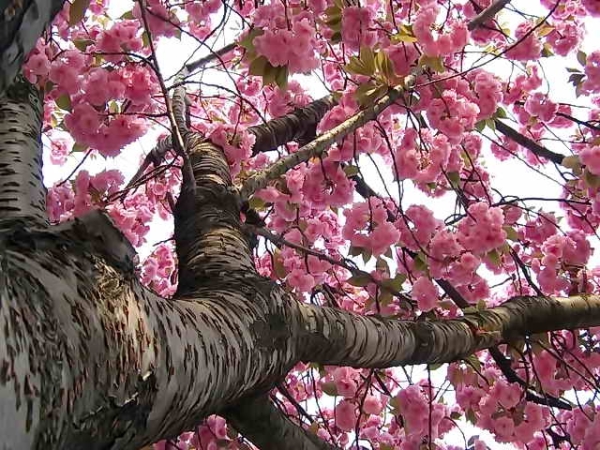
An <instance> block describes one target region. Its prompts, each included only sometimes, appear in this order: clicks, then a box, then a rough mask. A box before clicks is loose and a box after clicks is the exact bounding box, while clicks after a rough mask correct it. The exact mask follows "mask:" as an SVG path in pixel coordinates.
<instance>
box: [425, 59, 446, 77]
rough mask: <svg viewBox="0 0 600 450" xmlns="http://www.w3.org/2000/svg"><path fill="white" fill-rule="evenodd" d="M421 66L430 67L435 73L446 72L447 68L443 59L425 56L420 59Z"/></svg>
mask: <svg viewBox="0 0 600 450" xmlns="http://www.w3.org/2000/svg"><path fill="white" fill-rule="evenodd" d="M419 65H420V66H426V67H429V68H430V69H431V70H433V71H434V72H440V73H441V72H444V71H445V70H446V68H445V67H444V61H443V60H442V58H441V57H439V56H438V57H434V56H427V55H423V56H421V58H419Z"/></svg>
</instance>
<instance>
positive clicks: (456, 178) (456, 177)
mask: <svg viewBox="0 0 600 450" xmlns="http://www.w3.org/2000/svg"><path fill="white" fill-rule="evenodd" d="M448 181H450V184H451V185H452V187H454V188H458V187H460V174H459V173H458V172H448Z"/></svg>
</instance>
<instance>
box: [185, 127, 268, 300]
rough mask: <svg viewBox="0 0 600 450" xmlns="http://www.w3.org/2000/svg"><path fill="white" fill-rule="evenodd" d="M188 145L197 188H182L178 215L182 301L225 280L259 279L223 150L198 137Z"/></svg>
mask: <svg viewBox="0 0 600 450" xmlns="http://www.w3.org/2000/svg"><path fill="white" fill-rule="evenodd" d="M185 142H186V145H187V149H186V152H187V154H188V155H189V159H190V164H191V168H192V171H193V176H194V183H195V188H194V190H189V189H188V190H185V189H182V192H181V195H180V196H179V199H178V200H177V205H176V207H175V211H174V217H175V242H176V248H177V257H178V258H179V287H178V290H177V296H187V295H190V294H191V293H192V292H194V291H195V290H197V289H200V288H204V287H206V288H208V287H210V286H214V283H215V280H217V279H219V278H222V277H224V276H225V275H227V276H228V277H234V276H236V274H237V275H238V276H240V277H242V278H243V277H246V278H248V277H250V278H251V277H252V276H254V277H257V275H256V270H255V268H254V261H253V259H252V253H251V250H250V247H249V244H248V240H247V238H246V235H245V234H244V233H243V231H242V229H241V222H240V210H241V203H240V201H239V197H238V195H237V193H236V192H235V190H234V189H233V185H232V180H231V174H230V171H229V165H228V164H227V161H226V159H225V155H224V154H223V151H222V150H221V149H220V148H219V147H217V146H215V145H214V144H212V143H211V142H208V141H205V140H204V139H203V138H202V137H201V136H200V135H197V134H194V133H188V134H186V136H185ZM184 187H185V186H184ZM232 280H233V278H232Z"/></svg>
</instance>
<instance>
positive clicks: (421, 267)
mask: <svg viewBox="0 0 600 450" xmlns="http://www.w3.org/2000/svg"><path fill="white" fill-rule="evenodd" d="M427 268H428V266H427V256H425V255H424V254H423V253H422V252H419V253H417V256H416V257H415V269H417V270H418V271H420V272H425V271H426V270H427Z"/></svg>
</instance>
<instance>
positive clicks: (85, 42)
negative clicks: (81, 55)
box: [73, 39, 94, 52]
mask: <svg viewBox="0 0 600 450" xmlns="http://www.w3.org/2000/svg"><path fill="white" fill-rule="evenodd" d="M93 43H94V41H92V40H91V39H75V40H74V41H73V45H74V46H75V47H76V48H77V49H78V50H79V51H82V52H85V51H86V50H87V48H88V47H89V46H90V45H92V44H93Z"/></svg>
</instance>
